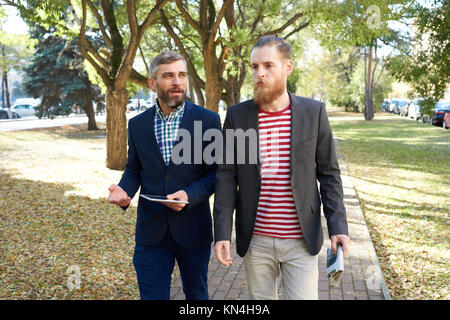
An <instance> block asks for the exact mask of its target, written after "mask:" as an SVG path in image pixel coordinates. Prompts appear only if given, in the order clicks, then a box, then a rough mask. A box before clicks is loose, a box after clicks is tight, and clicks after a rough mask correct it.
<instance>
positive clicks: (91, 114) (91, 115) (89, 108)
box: [84, 100, 98, 130]
mask: <svg viewBox="0 0 450 320" xmlns="http://www.w3.org/2000/svg"><path fill="white" fill-rule="evenodd" d="M84 111H85V112H86V115H87V117H88V130H98V128H97V123H96V121H95V111H94V106H93V104H92V101H91V100H89V102H88V103H87V105H86V106H85V107H84Z"/></svg>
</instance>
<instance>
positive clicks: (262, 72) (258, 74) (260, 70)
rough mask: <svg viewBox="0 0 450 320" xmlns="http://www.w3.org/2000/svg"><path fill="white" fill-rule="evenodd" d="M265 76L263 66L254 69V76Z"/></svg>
mask: <svg viewBox="0 0 450 320" xmlns="http://www.w3.org/2000/svg"><path fill="white" fill-rule="evenodd" d="M265 76H266V73H265V72H264V68H258V69H256V77H257V78H264V77H265Z"/></svg>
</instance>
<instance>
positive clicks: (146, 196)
mask: <svg viewBox="0 0 450 320" xmlns="http://www.w3.org/2000/svg"><path fill="white" fill-rule="evenodd" d="M140 196H141V197H142V198H144V199H147V200H149V201H155V202H173V203H184V204H189V201H182V200H175V199H174V200H169V199H167V197H166V196H157V195H154V194H140Z"/></svg>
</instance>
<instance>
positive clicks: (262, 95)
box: [253, 81, 286, 106]
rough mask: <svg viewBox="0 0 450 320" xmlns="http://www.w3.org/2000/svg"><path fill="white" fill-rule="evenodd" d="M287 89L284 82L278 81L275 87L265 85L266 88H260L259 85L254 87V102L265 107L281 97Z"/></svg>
mask: <svg viewBox="0 0 450 320" xmlns="http://www.w3.org/2000/svg"><path fill="white" fill-rule="evenodd" d="M285 90H286V89H285V87H284V86H283V82H281V81H276V82H275V83H274V85H273V86H269V85H267V84H264V86H259V85H258V84H254V85H253V92H254V98H253V100H254V101H255V103H256V104H257V105H259V106H260V105H264V104H268V103H271V102H272V101H274V100H275V99H277V98H278V97H280V96H281V95H282V94H283V93H284V91H285Z"/></svg>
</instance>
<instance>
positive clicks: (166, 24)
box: [160, 9, 205, 89]
mask: <svg viewBox="0 0 450 320" xmlns="http://www.w3.org/2000/svg"><path fill="white" fill-rule="evenodd" d="M160 13H161V21H162V24H163V25H164V27H165V28H166V30H167V32H168V33H169V35H170V37H171V38H172V39H173V41H175V44H176V45H177V47H178V49H179V50H180V52H181V54H182V55H183V57H184V58H185V59H186V63H187V67H188V68H189V72H190V73H191V76H192V79H193V80H194V81H195V82H196V84H197V85H198V86H200V88H202V89H204V88H205V82H204V81H203V80H202V79H201V78H200V77H199V76H198V74H197V71H196V70H195V67H194V64H193V63H192V60H191V57H190V56H189V54H188V53H187V51H186V49H185V47H184V45H183V42H181V40H180V38H179V37H178V35H177V34H176V33H175V31H174V30H173V28H172V26H171V25H170V23H169V20H168V19H167V16H166V14H165V12H164V10H162V9H161V11H160Z"/></svg>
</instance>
